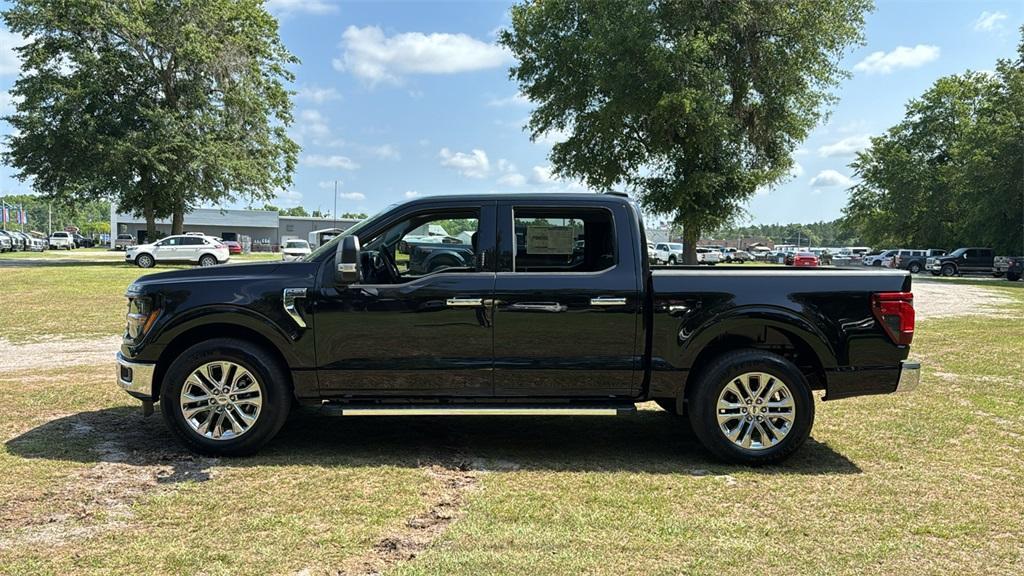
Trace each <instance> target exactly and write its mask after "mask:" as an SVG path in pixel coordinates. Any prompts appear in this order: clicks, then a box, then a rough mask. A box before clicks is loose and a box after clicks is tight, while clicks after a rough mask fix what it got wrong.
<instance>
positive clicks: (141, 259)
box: [135, 254, 156, 268]
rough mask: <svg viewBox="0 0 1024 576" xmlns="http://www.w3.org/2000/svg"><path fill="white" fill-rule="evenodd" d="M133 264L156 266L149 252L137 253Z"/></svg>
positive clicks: (148, 266) (140, 266)
mask: <svg viewBox="0 0 1024 576" xmlns="http://www.w3.org/2000/svg"><path fill="white" fill-rule="evenodd" d="M135 265H136V266H138V267H139V268H152V267H153V266H156V260H154V259H153V257H152V256H150V255H149V254H139V255H138V256H136V257H135Z"/></svg>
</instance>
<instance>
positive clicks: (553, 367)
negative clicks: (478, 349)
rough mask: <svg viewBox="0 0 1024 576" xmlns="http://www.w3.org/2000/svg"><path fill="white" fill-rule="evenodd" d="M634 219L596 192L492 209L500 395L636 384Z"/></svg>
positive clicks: (596, 390) (612, 389)
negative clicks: (591, 197)
mask: <svg viewBox="0 0 1024 576" xmlns="http://www.w3.org/2000/svg"><path fill="white" fill-rule="evenodd" d="M633 223H635V216H634V215H632V214H631V213H630V210H629V207H628V205H626V204H624V203H622V202H607V201H602V200H601V199H600V198H598V199H594V200H585V199H583V197H582V195H581V199H580V200H573V201H572V202H570V203H562V204H559V203H558V202H557V201H545V200H524V201H523V202H521V203H517V202H511V201H509V202H503V203H499V205H498V246H499V248H498V250H499V258H498V273H497V278H496V280H495V296H494V298H495V319H494V356H495V359H494V389H495V395H496V396H519V397H524V396H534V397H536V396H549V397H550V396H563V397H580V396H607V395H632V393H634V392H635V390H636V389H637V387H638V386H639V381H638V378H637V376H638V371H639V370H640V369H641V368H642V365H643V364H642V361H641V360H642V354H643V347H642V346H641V345H640V343H639V342H638V329H639V326H638V324H639V312H640V310H641V302H640V296H641V291H640V287H641V279H640V274H639V272H638V270H639V268H640V262H641V261H642V260H641V255H640V254H639V253H638V252H637V247H638V246H639V245H640V244H639V241H640V239H639V237H634V236H637V234H636V233H635V231H634V230H633V228H634V227H635V226H633V225H632V224H633Z"/></svg>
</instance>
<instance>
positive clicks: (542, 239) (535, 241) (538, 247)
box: [526, 225, 573, 254]
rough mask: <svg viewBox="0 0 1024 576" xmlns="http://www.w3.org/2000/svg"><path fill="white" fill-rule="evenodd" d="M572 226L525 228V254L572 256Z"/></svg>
mask: <svg viewBox="0 0 1024 576" xmlns="http://www.w3.org/2000/svg"><path fill="white" fill-rule="evenodd" d="M572 233H573V228H572V226H545V225H538V226H527V227H526V252H527V254H572V248H573V242H572Z"/></svg>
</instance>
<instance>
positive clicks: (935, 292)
mask: <svg viewBox="0 0 1024 576" xmlns="http://www.w3.org/2000/svg"><path fill="white" fill-rule="evenodd" d="M1012 302H1013V300H1012V299H1011V298H1009V297H1007V296H1004V295H1002V294H999V293H998V292H994V291H992V290H988V289H986V288H981V287H978V286H972V285H967V284H959V283H956V282H915V283H914V310H915V311H916V312H917V317H918V318H919V319H922V320H923V319H927V318H943V317H949V316H997V315H1000V314H1001V309H1002V308H1003V307H1004V306H1007V305H1009V304H1011V303H1012Z"/></svg>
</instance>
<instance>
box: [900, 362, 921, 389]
mask: <svg viewBox="0 0 1024 576" xmlns="http://www.w3.org/2000/svg"><path fill="white" fill-rule="evenodd" d="M920 383H921V363H920V362H911V361H910V360H903V361H902V362H900V381H899V382H898V383H897V384H896V392H910V391H912V390H914V389H916V388H917V386H918V385H919V384H920Z"/></svg>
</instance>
